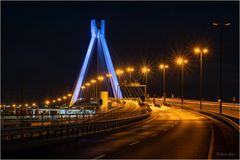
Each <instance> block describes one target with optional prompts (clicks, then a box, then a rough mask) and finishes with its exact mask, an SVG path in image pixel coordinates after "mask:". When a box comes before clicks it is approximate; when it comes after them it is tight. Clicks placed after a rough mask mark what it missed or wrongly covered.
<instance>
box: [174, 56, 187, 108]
mask: <svg viewBox="0 0 240 160" xmlns="http://www.w3.org/2000/svg"><path fill="white" fill-rule="evenodd" d="M176 63H177V65H181V70H182V98H181V102H182V107H183V68H184V65H185V64H186V63H188V60H187V59H185V58H183V57H177V58H176Z"/></svg>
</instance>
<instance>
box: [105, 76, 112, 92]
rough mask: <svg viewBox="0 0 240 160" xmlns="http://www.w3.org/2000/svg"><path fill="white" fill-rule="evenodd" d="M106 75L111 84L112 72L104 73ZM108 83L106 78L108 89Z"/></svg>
mask: <svg viewBox="0 0 240 160" xmlns="http://www.w3.org/2000/svg"><path fill="white" fill-rule="evenodd" d="M106 77H107V78H108V79H109V83H110V85H111V77H112V74H110V73H108V74H106ZM109 83H108V80H107V90H109Z"/></svg>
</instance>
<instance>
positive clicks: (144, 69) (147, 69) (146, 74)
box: [142, 67, 150, 97]
mask: <svg viewBox="0 0 240 160" xmlns="http://www.w3.org/2000/svg"><path fill="white" fill-rule="evenodd" d="M148 72H150V68H148V67H143V68H142V73H143V74H145V84H146V89H145V97H147V85H148V83H147V82H148V77H147V76H148Z"/></svg>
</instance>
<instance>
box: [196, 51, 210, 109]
mask: <svg viewBox="0 0 240 160" xmlns="http://www.w3.org/2000/svg"><path fill="white" fill-rule="evenodd" d="M194 53H195V54H199V56H200V83H199V102H200V107H199V108H200V110H201V109H202V61H203V54H207V53H208V49H207V48H203V49H202V48H199V47H195V48H194Z"/></svg>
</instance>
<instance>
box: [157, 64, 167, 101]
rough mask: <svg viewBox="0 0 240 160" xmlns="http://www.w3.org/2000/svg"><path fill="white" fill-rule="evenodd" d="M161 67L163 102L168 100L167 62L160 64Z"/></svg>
mask: <svg viewBox="0 0 240 160" xmlns="http://www.w3.org/2000/svg"><path fill="white" fill-rule="evenodd" d="M159 68H160V69H161V70H162V71H163V104H165V102H166V81H165V80H166V76H165V75H166V69H167V68H168V65H167V64H160V65H159Z"/></svg>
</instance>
